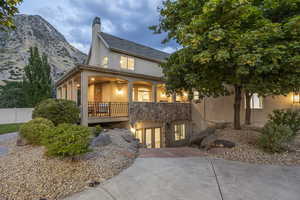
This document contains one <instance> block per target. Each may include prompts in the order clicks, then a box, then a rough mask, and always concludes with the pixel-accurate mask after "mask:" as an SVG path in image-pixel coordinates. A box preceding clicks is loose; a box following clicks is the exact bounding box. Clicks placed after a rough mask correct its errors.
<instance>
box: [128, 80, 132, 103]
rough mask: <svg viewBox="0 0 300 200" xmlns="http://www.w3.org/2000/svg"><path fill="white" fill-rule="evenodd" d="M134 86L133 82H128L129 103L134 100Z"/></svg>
mask: <svg viewBox="0 0 300 200" xmlns="http://www.w3.org/2000/svg"><path fill="white" fill-rule="evenodd" d="M132 88H133V85H132V82H131V81H129V82H128V102H129V103H131V102H132Z"/></svg>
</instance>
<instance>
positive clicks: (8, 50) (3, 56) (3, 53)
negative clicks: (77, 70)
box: [0, 15, 86, 80]
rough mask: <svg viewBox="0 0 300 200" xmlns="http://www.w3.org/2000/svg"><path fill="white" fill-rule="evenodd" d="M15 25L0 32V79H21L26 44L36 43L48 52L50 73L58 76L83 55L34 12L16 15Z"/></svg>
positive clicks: (25, 57) (81, 61) (35, 44)
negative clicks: (10, 29)
mask: <svg viewBox="0 0 300 200" xmlns="http://www.w3.org/2000/svg"><path fill="white" fill-rule="evenodd" d="M15 25H16V27H17V28H16V29H15V30H13V31H9V32H0V80H20V79H22V76H23V68H24V67H25V65H26V63H27V62H28V57H29V52H28V50H29V48H30V47H33V46H37V47H38V48H39V50H40V53H42V52H43V53H46V54H47V55H48V62H49V64H50V65H51V69H52V75H53V78H54V79H57V78H58V77H59V76H60V75H61V74H63V73H64V72H65V71H66V70H68V69H70V68H72V67H74V65H75V64H76V63H83V62H84V60H85V59H86V55H85V54H84V53H82V52H80V51H79V50H78V49H76V48H74V47H73V46H71V45H70V44H69V43H68V42H67V41H66V39H65V38H64V36H63V35H62V34H61V33H59V32H58V31H57V30H56V29H55V28H54V27H53V26H52V25H51V24H49V23H48V22H47V21H46V20H45V19H43V18H42V17H40V16H37V15H17V16H15Z"/></svg>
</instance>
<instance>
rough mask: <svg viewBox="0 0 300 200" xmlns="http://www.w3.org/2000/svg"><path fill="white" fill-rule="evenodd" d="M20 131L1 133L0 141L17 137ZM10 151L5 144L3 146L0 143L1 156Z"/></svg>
mask: <svg viewBox="0 0 300 200" xmlns="http://www.w3.org/2000/svg"><path fill="white" fill-rule="evenodd" d="M17 136H18V133H7V134H1V135H0V143H1V142H4V141H6V140H9V139H11V138H14V137H17ZM7 153H8V149H7V147H5V146H1V144H0V156H4V155H6V154H7Z"/></svg>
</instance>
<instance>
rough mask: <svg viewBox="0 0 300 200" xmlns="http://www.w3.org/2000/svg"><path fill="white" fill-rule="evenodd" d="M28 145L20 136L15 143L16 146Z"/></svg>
mask: <svg viewBox="0 0 300 200" xmlns="http://www.w3.org/2000/svg"><path fill="white" fill-rule="evenodd" d="M28 144H29V143H28V141H27V140H26V139H25V138H23V137H21V136H18V138H17V142H16V145H17V146H26V145H28Z"/></svg>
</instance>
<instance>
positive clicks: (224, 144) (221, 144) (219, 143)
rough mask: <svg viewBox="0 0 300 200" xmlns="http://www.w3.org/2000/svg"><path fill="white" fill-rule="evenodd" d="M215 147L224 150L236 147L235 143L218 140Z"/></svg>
mask: <svg viewBox="0 0 300 200" xmlns="http://www.w3.org/2000/svg"><path fill="white" fill-rule="evenodd" d="M214 145H215V146H216V147H224V148H233V147H235V143H233V142H230V141H228V140H216V141H215V144H214Z"/></svg>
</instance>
